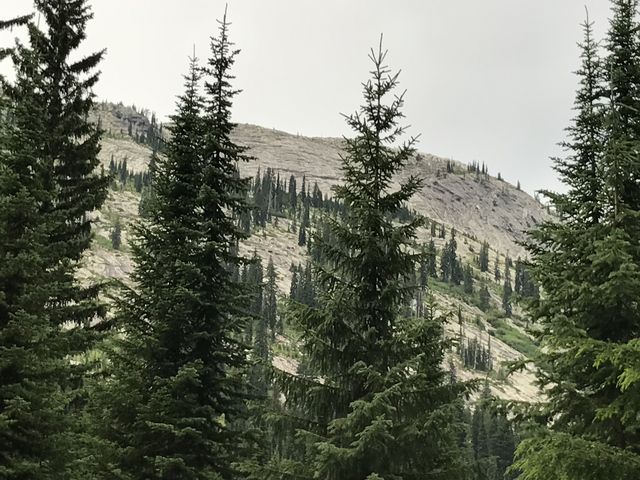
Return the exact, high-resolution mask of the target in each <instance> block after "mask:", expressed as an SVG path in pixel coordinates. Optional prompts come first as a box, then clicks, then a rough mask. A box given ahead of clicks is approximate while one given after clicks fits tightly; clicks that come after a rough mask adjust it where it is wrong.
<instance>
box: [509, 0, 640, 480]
mask: <svg viewBox="0 0 640 480" xmlns="http://www.w3.org/2000/svg"><path fill="white" fill-rule="evenodd" d="M612 4H613V18H612V20H611V26H610V30H609V38H608V42H607V45H606V50H607V58H606V59H605V61H604V62H601V61H600V60H598V58H597V53H598V49H597V46H596V43H595V42H594V41H593V40H592V38H591V26H590V24H589V23H588V21H587V22H586V24H585V41H584V43H583V45H582V51H583V53H582V68H581V69H580V71H579V72H578V74H579V76H580V88H579V90H578V94H577V96H576V110H577V115H576V118H575V119H574V121H573V125H572V127H571V128H570V129H569V132H570V138H571V141H570V142H569V147H570V153H569V156H568V157H567V159H565V160H563V161H560V162H559V168H558V170H559V172H560V176H561V179H562V181H563V182H564V183H565V184H566V185H568V186H569V189H568V190H567V192H566V193H564V194H558V195H554V196H552V197H551V202H552V205H553V207H554V209H555V210H556V211H557V212H558V216H559V219H560V221H559V222H554V223H552V222H547V223H544V224H542V225H541V226H540V227H538V228H537V229H536V230H534V231H533V232H532V234H531V236H532V239H531V241H530V243H529V245H528V246H527V248H528V250H529V252H530V254H531V265H532V266H531V269H532V272H533V274H534V276H535V278H536V279H537V280H538V281H539V282H540V285H541V287H542V290H544V296H542V297H541V299H540V300H539V301H538V302H535V303H534V304H533V305H532V307H531V313H532V317H533V318H534V319H537V320H538V321H539V322H540V328H541V333H540V335H539V340H540V341H541V347H542V348H541V351H540V354H539V358H538V359H537V362H536V363H537V365H536V366H537V368H538V370H537V371H538V381H539V383H540V385H541V386H542V387H544V388H545V393H546V396H547V398H548V403H546V404H545V405H541V406H540V407H539V408H538V409H536V410H534V412H533V413H534V418H538V419H548V422H544V425H543V427H547V426H548V427H549V428H539V429H537V430H534V432H533V433H532V435H531V436H530V437H529V438H527V439H526V440H524V441H523V442H522V444H521V445H520V446H519V447H518V450H517V453H518V455H517V456H518V461H517V462H516V465H517V466H518V467H519V468H520V469H521V470H522V472H523V475H522V477H523V478H526V479H531V480H538V479H543V478H550V477H563V478H567V479H581V480H583V479H584V480H591V479H594V480H595V479H601V478H616V479H623V480H624V479H634V478H637V476H638V472H640V422H639V421H638V417H637V412H638V409H639V407H640V393H639V392H640V385H638V381H637V380H638V378H640V376H638V370H639V369H638V368H637V362H635V363H636V366H635V367H634V366H633V363H634V360H631V358H638V351H639V349H638V341H637V337H638V333H639V332H640V311H639V310H638V309H637V308H636V307H637V292H638V289H639V288H640V244H639V242H640V222H639V221H638V220H639V219H640V201H638V200H639V199H640V188H639V186H638V185H639V184H638V179H640V162H638V161H637V155H638V154H637V152H638V150H639V147H640V142H639V140H640V136H639V135H638V126H639V125H640V114H639V113H638V112H639V110H638V103H637V102H638V91H639V88H640V79H639V77H638V74H639V72H640V70H639V68H640V58H639V54H640V50H639V46H638V27H639V26H638V19H637V15H638V14H637V8H638V4H637V2H636V1H635V0H615V1H613V2H612ZM601 63H604V65H605V68H604V72H603V73H598V72H599V71H600V69H598V68H597V66H598V65H599V64H601ZM601 74H602V75H604V76H605V77H606V80H607V82H606V86H605V87H604V91H605V93H604V96H606V97H607V98H602V95H603V94H600V93H598V92H599V91H601V90H602V89H603V86H602V85H603V81H602V79H601V78H600V77H599V75H601ZM600 105H604V107H600ZM603 108H604V110H605V111H604V113H602V111H601V110H602V109H603Z"/></svg>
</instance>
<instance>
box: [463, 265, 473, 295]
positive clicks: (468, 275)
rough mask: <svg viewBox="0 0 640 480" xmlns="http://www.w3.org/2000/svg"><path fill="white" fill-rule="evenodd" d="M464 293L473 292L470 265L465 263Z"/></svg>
mask: <svg viewBox="0 0 640 480" xmlns="http://www.w3.org/2000/svg"><path fill="white" fill-rule="evenodd" d="M463 283H464V293H467V294H472V293H473V270H471V265H466V266H465V268H464V276H463Z"/></svg>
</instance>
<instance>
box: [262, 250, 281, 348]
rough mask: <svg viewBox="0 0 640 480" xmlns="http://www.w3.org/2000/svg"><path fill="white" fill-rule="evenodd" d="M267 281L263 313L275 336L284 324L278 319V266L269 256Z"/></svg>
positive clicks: (272, 334)
mask: <svg viewBox="0 0 640 480" xmlns="http://www.w3.org/2000/svg"><path fill="white" fill-rule="evenodd" d="M266 277H267V281H266V284H265V287H264V297H263V302H264V306H263V309H262V310H263V315H264V318H265V320H266V322H267V325H268V326H269V330H270V331H271V336H272V337H275V334H276V333H282V325H281V324H279V321H278V298H277V292H278V287H277V285H276V281H277V275H276V268H275V266H274V265H273V258H271V257H269V263H268V264H267V273H266Z"/></svg>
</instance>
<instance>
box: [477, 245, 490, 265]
mask: <svg viewBox="0 0 640 480" xmlns="http://www.w3.org/2000/svg"><path fill="white" fill-rule="evenodd" d="M478 266H479V267H480V271H481V272H487V271H489V244H488V243H487V242H482V246H481V247H480V254H479V255H478Z"/></svg>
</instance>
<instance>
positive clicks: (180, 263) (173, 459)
mask: <svg viewBox="0 0 640 480" xmlns="http://www.w3.org/2000/svg"><path fill="white" fill-rule="evenodd" d="M228 25H229V24H228V23H227V20H226V13H225V17H224V18H223V20H222V22H220V30H219V36H218V37H215V38H212V42H211V58H210V60H209V63H208V67H207V68H206V70H205V73H206V75H207V78H206V82H205V97H204V98H202V97H201V95H200V93H199V86H200V78H201V73H200V69H199V67H198V66H197V62H196V60H195V59H193V60H192V62H191V66H190V71H189V75H188V76H187V77H186V86H185V88H186V92H185V94H184V95H183V96H182V97H180V99H179V102H178V108H177V113H176V114H175V115H174V117H173V126H172V135H171V137H170V140H169V142H168V145H167V156H166V158H162V157H160V158H158V159H157V165H156V170H157V175H156V176H155V179H154V192H155V199H154V201H153V203H152V205H151V206H150V212H149V218H148V221H147V222H145V223H141V224H139V225H138V226H137V227H136V234H137V238H136V241H135V242H134V244H133V258H134V260H135V270H134V272H133V275H132V279H133V280H134V282H135V284H136V288H135V290H126V291H125V293H124V295H123V296H122V300H121V301H119V302H118V318H119V321H120V323H121V325H122V330H123V337H122V338H121V339H120V341H119V342H118V350H117V352H116V353H115V354H114V355H113V356H112V362H113V364H114V378H113V380H112V381H111V382H110V383H109V384H108V385H107V393H108V396H107V402H108V405H109V415H108V416H107V422H106V425H104V426H103V428H104V430H105V436H106V437H107V439H109V440H112V441H113V442H114V443H115V444H116V446H117V447H119V448H120V450H119V451H118V452H117V455H116V459H117V460H116V467H117V470H116V471H121V472H123V473H124V474H126V475H128V477H129V478H133V479H135V478H139V479H152V478H153V479H156V478H157V479H161V478H162V479H166V478H185V479H186V478H190V479H203V480H204V479H214V478H215V479H231V478H235V473H234V470H235V467H234V462H235V461H237V459H238V457H239V455H241V451H242V448H241V447H242V442H243V435H242V434H241V433H240V432H239V431H238V430H237V429H236V428H235V426H236V425H237V424H238V423H239V422H241V421H242V420H243V419H244V418H245V416H246V407H245V399H246V396H247V393H246V390H247V387H246V380H245V376H244V375H243V374H242V373H243V372H245V371H246V352H245V347H244V345H243V344H241V343H240V341H239V339H240V336H241V333H242V332H243V331H244V327H245V324H246V321H245V320H243V318H244V316H243V315H242V313H243V310H242V309H241V308H240V307H241V305H244V304H246V295H245V294H244V289H243V288H242V287H241V286H240V285H239V284H237V283H234V282H233V280H232V278H233V276H234V273H233V272H234V270H237V268H234V267H237V266H239V265H240V264H241V263H243V262H244V260H243V259H242V258H239V257H238V256H237V253H236V252H237V248H236V244H237V242H238V241H239V240H240V239H241V238H243V235H242V233H241V232H240V231H239V230H238V229H237V227H236V219H235V218H234V216H235V213H236V212H238V211H242V210H245V209H246V208H247V206H246V203H245V200H244V198H245V194H244V192H243V191H244V190H245V188H246V182H245V181H243V180H241V179H239V178H238V177H237V175H236V173H237V172H236V162H237V161H243V160H245V159H246V158H247V157H246V156H245V155H244V153H243V152H244V148H243V147H240V146H237V145H236V144H234V143H233V142H232V140H231V139H230V137H229V136H230V134H231V133H232V131H233V128H234V124H233V123H231V122H230V108H231V101H232V98H233V95H234V94H235V91H234V90H233V89H232V88H231V86H230V84H229V81H230V79H231V77H230V74H229V68H231V66H232V65H233V60H234V57H235V55H236V53H237V51H236V50H233V48H232V44H231V43H230V42H229V39H228ZM112 473H113V472H112Z"/></svg>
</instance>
